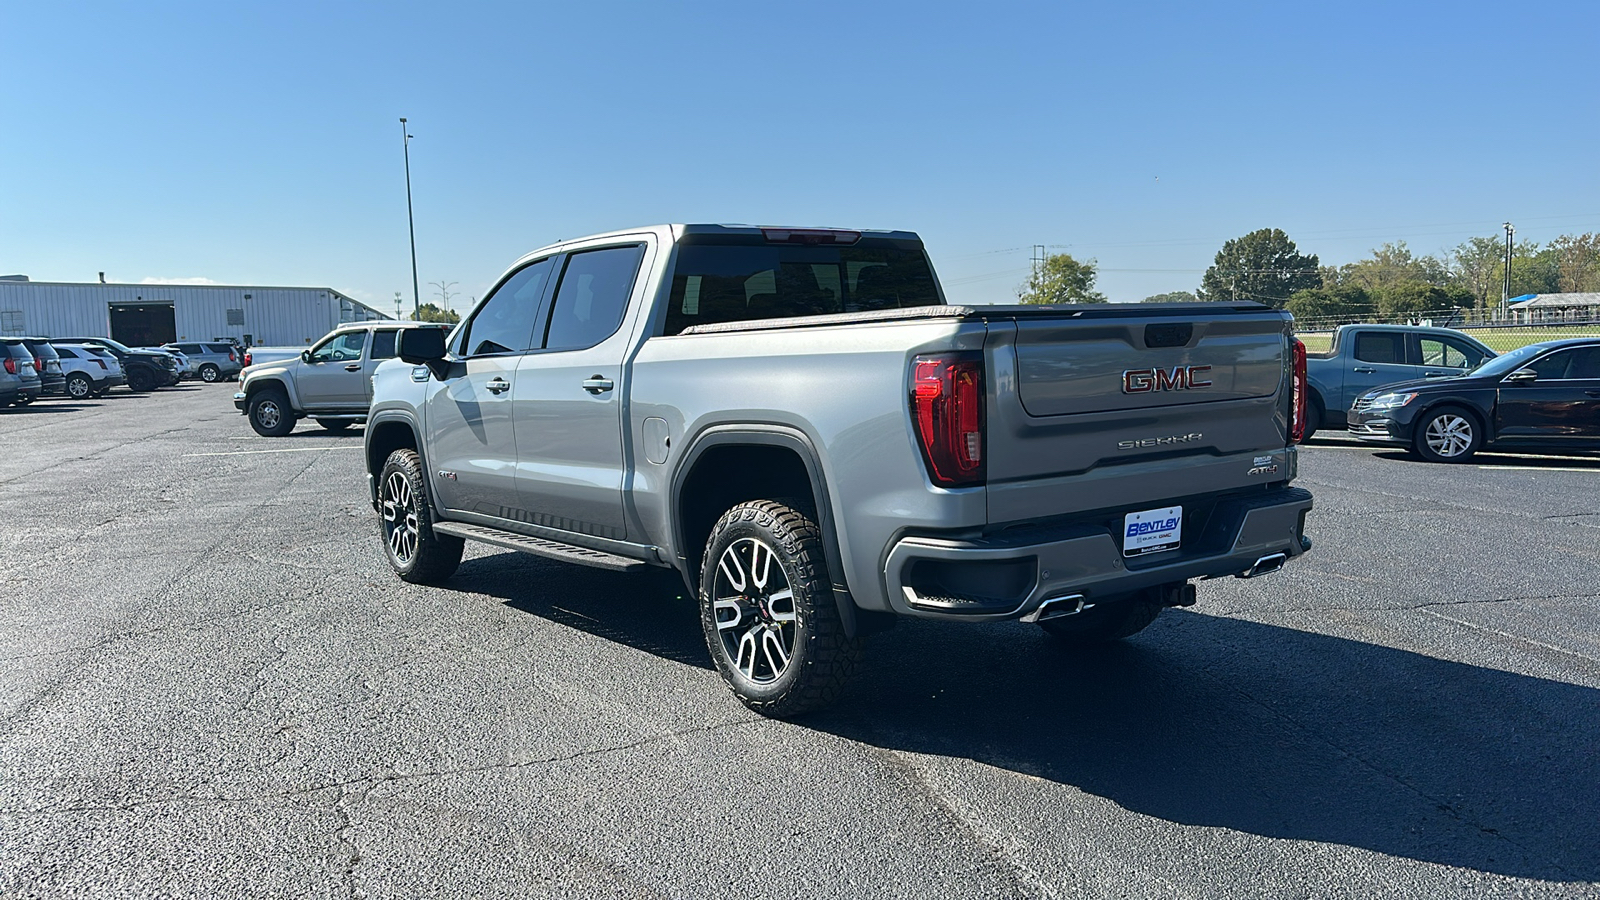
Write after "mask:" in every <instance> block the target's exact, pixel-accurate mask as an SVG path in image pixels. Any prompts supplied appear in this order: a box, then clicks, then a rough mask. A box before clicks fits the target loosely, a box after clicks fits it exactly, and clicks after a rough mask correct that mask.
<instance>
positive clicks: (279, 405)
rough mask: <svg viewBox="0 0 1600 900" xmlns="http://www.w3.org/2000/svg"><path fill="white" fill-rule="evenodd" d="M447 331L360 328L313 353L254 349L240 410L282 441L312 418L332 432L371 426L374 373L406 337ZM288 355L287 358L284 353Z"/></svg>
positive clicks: (398, 325)
mask: <svg viewBox="0 0 1600 900" xmlns="http://www.w3.org/2000/svg"><path fill="white" fill-rule="evenodd" d="M445 327H446V326H443V325H435V324H432V323H427V322H422V323H418V322H356V323H352V324H349V325H340V326H339V327H338V328H335V329H334V330H332V331H330V332H328V333H327V334H326V335H325V336H323V338H322V340H320V341H317V342H316V343H315V344H313V345H312V346H311V348H310V349H309V350H300V351H295V350H294V348H292V347H291V348H280V347H257V348H251V350H250V351H249V354H248V356H247V359H249V362H248V363H247V364H246V366H245V368H244V370H243V371H241V372H240V373H239V390H238V391H236V392H235V393H234V395H233V405H234V408H236V409H238V410H239V411H240V412H242V413H244V414H245V415H246V416H247V417H249V419H250V427H251V428H253V429H255V432H256V434H259V435H261V436H263V437H282V436H284V435H286V434H288V433H289V432H291V431H293V430H294V425H295V422H296V421H298V420H300V419H303V418H305V417H307V416H310V417H312V418H314V419H316V420H317V424H318V425H321V426H322V427H323V428H326V429H328V430H329V431H343V430H344V429H346V428H349V427H350V426H351V425H353V424H355V423H357V422H362V421H365V420H366V418H367V404H368V402H369V401H371V399H372V373H373V370H374V369H376V368H377V366H378V364H379V363H381V362H383V361H384V360H386V359H393V358H394V354H395V344H396V340H397V337H398V335H399V334H400V332H401V331H403V330H405V329H408V328H424V329H432V330H434V331H439V330H441V329H443V328H445ZM284 351H287V352H284Z"/></svg>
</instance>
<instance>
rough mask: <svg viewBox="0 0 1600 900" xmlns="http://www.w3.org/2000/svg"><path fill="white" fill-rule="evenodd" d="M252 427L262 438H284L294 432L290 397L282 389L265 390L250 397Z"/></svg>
mask: <svg viewBox="0 0 1600 900" xmlns="http://www.w3.org/2000/svg"><path fill="white" fill-rule="evenodd" d="M250 427H251V428H254V429H255V430H256V434H259V435H261V436H262V437H283V436H284V435H286V434H288V433H289V432H291V431H293V430H294V412H293V411H292V410H290V409H289V395H288V394H285V393H284V392H283V390H282V389H281V388H263V389H262V390H260V391H257V392H256V393H255V394H253V395H252V396H251V397H250Z"/></svg>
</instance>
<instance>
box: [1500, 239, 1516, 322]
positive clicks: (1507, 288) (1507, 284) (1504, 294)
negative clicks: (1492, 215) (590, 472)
mask: <svg viewBox="0 0 1600 900" xmlns="http://www.w3.org/2000/svg"><path fill="white" fill-rule="evenodd" d="M1505 229H1506V271H1505V280H1504V282H1503V283H1502V285H1501V287H1500V316H1501V317H1502V318H1504V317H1505V316H1506V315H1507V314H1509V313H1510V312H1511V310H1509V309H1507V303H1508V301H1510V299H1511V238H1512V236H1513V235H1515V234H1516V233H1517V230H1516V229H1515V228H1512V227H1511V223H1510V222H1507V223H1506V224H1505Z"/></svg>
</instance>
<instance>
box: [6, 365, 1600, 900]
mask: <svg viewBox="0 0 1600 900" xmlns="http://www.w3.org/2000/svg"><path fill="white" fill-rule="evenodd" d="M231 393H232V387H231V386H228V385H211V386H199V385H196V386H184V387H183V388H181V389H177V390H167V391H161V392H158V393H157V394H154V395H132V394H128V393H125V392H122V391H116V392H113V393H112V394H111V395H109V396H108V397H106V398H104V399H103V400H99V401H89V402H85V403H73V404H69V403H65V402H61V401H53V402H49V403H41V404H35V405H34V406H33V407H31V408H29V409H28V410H25V411H10V410H8V411H4V412H0V447H4V448H5V450H4V455H3V456H0V522H5V523H6V525H5V527H4V529H3V530H0V610H3V615H0V673H3V677H0V760H3V761H4V765H3V767H0V896H7V897H10V896H20V897H34V896H37V897H192V896H201V895H203V896H216V897H282V896H295V897H339V898H343V897H415V896H429V897H546V896H550V897H561V896H570V897H608V896H617V897H840V896H844V897H928V896H960V897H1080V896H1084V897H1100V896H1120V897H1218V898H1224V897H1226V898H1233V897H1284V896H1327V895H1351V896H1363V897H1439V896H1451V897H1596V896H1600V761H1597V756H1600V754H1597V753H1596V747H1600V532H1597V531H1596V530H1595V529H1596V527H1597V525H1600V458H1595V459H1593V460H1586V459H1574V458H1571V457H1564V458H1562V459H1561V460H1559V461H1554V462H1551V463H1550V464H1549V465H1548V466H1547V467H1543V468H1541V464H1540V463H1539V462H1538V461H1536V460H1535V461H1533V462H1530V459H1529V458H1517V457H1510V456H1499V455H1485V456H1483V457H1480V460H1479V461H1477V463H1481V464H1473V465H1466V466H1433V465H1427V464H1422V463H1416V462H1411V461H1408V460H1405V459H1402V458H1398V457H1396V456H1395V455H1394V454H1392V453H1391V452H1390V451H1388V450H1385V449H1382V448H1371V447H1364V446H1358V445H1355V444H1353V443H1352V442H1349V441H1344V440H1339V439H1337V438H1334V439H1320V440H1319V441H1317V442H1316V443H1314V444H1313V445H1311V446H1309V447H1308V448H1306V449H1305V451H1304V453H1303V457H1302V464H1301V481H1300V482H1299V483H1300V484H1302V485H1303V486H1305V487H1307V488H1309V489H1310V490H1311V491H1312V492H1313V493H1314V494H1315V495H1316V497H1317V509H1316V511H1315V512H1314V513H1313V514H1312V517H1311V519H1310V522H1309V526H1308V528H1309V531H1310V534H1311V535H1312V537H1313V538H1314V540H1315V541H1316V547H1315V549H1314V550H1313V551H1312V553H1311V554H1310V555H1308V556H1307V557H1306V558H1304V559H1302V560H1299V561H1297V562H1295V563H1294V564H1292V565H1290V566H1289V567H1287V568H1286V569H1285V570H1284V571H1283V572H1281V573H1279V574H1275V575H1272V576H1269V577H1265V578H1259V579H1255V580H1252V581H1236V580H1232V579H1226V580H1219V581H1212V582H1205V583H1203V584H1201V585H1200V603H1199V604H1198V605H1197V606H1195V607H1193V608H1192V609H1189V610H1169V611H1168V612H1167V613H1165V614H1163V616H1162V617H1161V619H1160V620H1158V621H1157V622H1156V623H1155V624H1154V625H1153V626H1151V628H1149V629H1148V630H1146V631H1145V632H1144V633H1142V634H1140V635H1139V636H1137V637H1135V638H1134V639H1132V640H1130V641H1127V642H1124V643H1123V644H1119V645H1116V646H1111V647H1106V648H1104V649H1100V650H1095V651H1092V652H1080V653H1070V652H1065V651H1063V650H1062V649H1061V648H1058V647H1056V646H1054V645H1052V643H1051V642H1050V640H1049V639H1048V638H1047V636H1046V635H1044V634H1042V633H1041V632H1040V631H1039V630H1038V629H1037V628H1033V627H1031V626H1025V625H1021V624H1016V623H1012V624H1002V625H985V626H970V627H958V626H950V625H936V624H929V623H923V622H905V623H902V624H901V625H900V626H898V627H897V628H895V629H894V630H892V631H890V632H888V633H887V634H883V635H879V636H877V637H875V638H874V639H873V640H872V641H871V643H870V644H869V647H868V656H867V660H866V662H865V664H864V666H863V670H862V672H861V673H860V679H859V682H858V684H857V685H856V687H855V688H854V689H853V690H852V691H851V692H850V693H849V694H848V695H847V696H846V697H845V698H844V699H843V701H842V702H841V703H840V704H839V705H838V706H837V707H836V708H835V709H832V710H830V711H828V712H826V713H823V714H819V715H814V716H811V717H809V718H806V719H804V720H802V721H798V722H793V723H784V722H774V721H769V720H765V719H762V718H760V717H758V716H755V715H753V714H751V713H749V712H748V711H747V710H745V709H744V708H743V707H742V706H740V705H739V704H738V703H737V702H735V701H734V700H733V698H732V696H731V695H730V694H729V693H728V692H727V691H726V690H725V689H724V688H723V686H722V684H721V682H720V680H719V679H718V678H717V676H716V674H715V672H714V671H712V669H711V667H710V663H709V660H708V658H707V656H706V651H705V647H704V644H703V642H702V640H701V637H700V633H699V624H698V621H697V619H696V616H695V611H694V608H693V605H692V603H690V602H689V601H687V600H685V599H684V598H682V597H675V596H673V595H672V593H671V592H670V591H665V590H663V589H662V588H661V585H660V582H659V581H653V580H651V579H642V578H633V577H629V576H622V575H616V574H612V573H607V572H601V571H594V570H588V569H582V568H577V567H572V566H568V565H564V564H561V563H556V562H552V561H547V560H543V559H538V558H535V557H530V556H524V555H519V554H516V553H512V552H507V551H500V550H498V549H494V548H488V547H482V546H476V545H470V544H469V549H468V558H467V560H466V561H465V562H464V563H463V565H462V567H461V570H460V572H459V573H458V574H457V575H456V576H455V577H454V578H453V579H452V580H451V582H450V583H449V585H448V586H447V587H444V588H423V587H417V586H413V585H407V584H404V583H403V582H400V581H399V580H397V579H395V578H394V577H393V576H392V575H391V574H390V573H389V571H388V568H387V566H386V565H385V563H384V561H383V557H382V555H381V551H380V548H379V544H378V541H377V538H376V533H375V526H374V524H373V516H372V514H371V511H370V509H369V508H368V507H367V503H366V494H365V484H364V480H363V476H362V473H361V454H360V453H359V452H355V451H356V448H359V446H360V440H361V438H360V431H359V429H357V430H353V431H352V432H351V433H349V434H346V435H342V436H335V435H332V434H329V433H326V432H323V431H321V430H320V429H318V428H316V427H315V426H314V425H302V426H301V427H300V428H298V429H297V430H296V431H295V432H294V433H293V434H291V435H290V436H288V437H286V438H281V439H276V440H269V439H265V438H259V437H256V436H255V435H254V434H253V433H251V432H250V431H249V429H248V426H247V425H246V423H245V421H244V420H243V417H241V416H239V415H238V414H237V413H236V412H235V411H234V410H233V408H232V406H231V404H230V402H229V398H230V396H231ZM1335 434H1337V433H1335ZM290 450H293V451H296V452H284V451H290ZM254 451H267V452H254Z"/></svg>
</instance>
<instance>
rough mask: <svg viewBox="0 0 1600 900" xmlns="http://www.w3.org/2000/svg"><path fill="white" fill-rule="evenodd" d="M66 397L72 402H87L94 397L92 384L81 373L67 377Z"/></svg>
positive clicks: (74, 373) (87, 377)
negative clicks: (72, 400)
mask: <svg viewBox="0 0 1600 900" xmlns="http://www.w3.org/2000/svg"><path fill="white" fill-rule="evenodd" d="M67 396H68V397H71V398H72V399H74V400H87V399H89V398H90V397H93V396H94V382H93V381H91V380H90V379H89V376H87V375H85V374H83V373H82V372H73V373H72V374H71V375H68V376H67Z"/></svg>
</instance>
